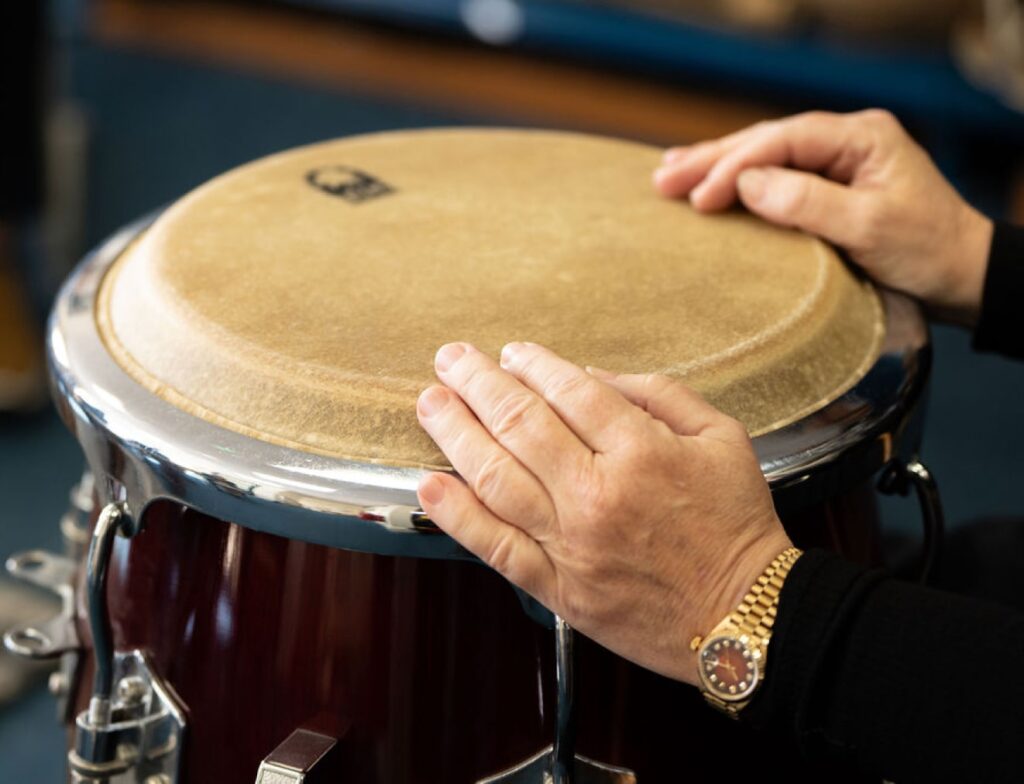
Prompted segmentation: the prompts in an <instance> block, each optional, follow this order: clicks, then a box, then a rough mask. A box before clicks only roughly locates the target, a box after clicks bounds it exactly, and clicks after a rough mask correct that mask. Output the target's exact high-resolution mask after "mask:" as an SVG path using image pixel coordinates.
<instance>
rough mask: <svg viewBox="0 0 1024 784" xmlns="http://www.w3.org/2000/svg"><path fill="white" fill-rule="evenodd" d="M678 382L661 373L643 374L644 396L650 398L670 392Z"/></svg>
mask: <svg viewBox="0 0 1024 784" xmlns="http://www.w3.org/2000/svg"><path fill="white" fill-rule="evenodd" d="M678 383H679V382H678V381H676V380H675V379H673V378H670V377H669V376H665V375H662V374H661V373H650V374H648V375H646V376H644V380H643V393H644V398H645V399H647V400H651V399H654V398H658V397H662V396H663V395H665V394H668V393H671V392H672V390H673V389H675V387H676V385H677V384H678Z"/></svg>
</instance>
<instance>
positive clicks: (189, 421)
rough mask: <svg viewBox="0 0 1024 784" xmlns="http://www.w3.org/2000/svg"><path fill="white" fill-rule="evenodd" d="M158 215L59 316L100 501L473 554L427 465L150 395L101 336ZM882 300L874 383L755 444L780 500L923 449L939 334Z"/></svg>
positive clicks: (374, 546) (74, 408)
mask: <svg viewBox="0 0 1024 784" xmlns="http://www.w3.org/2000/svg"><path fill="white" fill-rule="evenodd" d="M154 219H155V215H151V216H149V217H147V218H145V219H142V220H140V221H138V222H136V223H134V224H131V225H129V226H127V227H125V228H124V229H122V230H121V231H120V232H118V233H117V234H115V235H114V236H113V237H111V238H110V239H108V240H107V241H106V242H105V243H103V244H102V245H101V246H100V247H99V248H97V249H96V250H95V251H93V252H92V253H91V254H90V255H88V256H87V257H86V258H85V259H83V261H82V262H81V264H80V265H79V266H78V268H77V269H76V270H75V272H74V273H73V274H72V276H71V277H70V278H69V279H68V281H67V282H66V283H65V285H64V287H63V289H62V290H61V293H60V295H59V297H58V300H57V304H56V306H55V308H54V311H53V313H52V315H51V318H50V325H49V329H48V340H47V342H48V354H49V361H50V371H51V381H52V384H53V390H54V397H55V399H56V401H57V407H58V409H59V410H60V412H61V415H62V416H63V418H64V420H65V422H66V423H67V425H68V426H69V427H70V429H71V430H72V432H73V433H74V435H75V437H76V438H77V439H78V441H79V442H80V444H81V445H82V449H83V451H84V452H85V457H86V461H87V462H88V464H89V467H90V468H91V470H92V471H93V473H94V474H95V476H96V479H97V482H96V491H97V494H98V495H99V500H100V503H101V504H104V503H109V502H118V503H120V504H123V507H124V508H125V509H126V511H127V514H128V515H129V516H130V518H131V519H132V520H133V521H141V520H142V517H143V512H144V510H145V507H146V506H147V505H148V504H150V503H152V502H153V501H156V500H158V499H169V500H172V501H176V502H180V503H182V504H186V505H188V506H190V507H193V508H195V509H197V510H199V511H201V512H204V513H205V514H209V515H211V516H213V517H217V518H220V519H224V520H230V521H232V522H235V523H238V524H240V525H243V526H246V527H249V528H254V529H256V530H261V531H266V532H269V533H273V534H278V535H280V536H285V537H288V538H291V539H300V540H304V541H309V542H313V543H316V544H323V545H328V546H332V547H342V548H346V549H351V550H359V551H366V552H375V553H381V554H387V555H408V556H416V557H427V558H469V557H470V556H469V555H468V553H466V551H465V550H463V549H462V548H461V547H460V546H459V545H458V544H457V543H456V542H454V541H453V540H451V539H450V538H448V537H447V536H445V535H443V534H441V533H440V532H438V531H437V529H436V528H434V526H433V525H432V524H430V522H429V520H426V518H425V517H424V516H423V514H422V512H421V511H420V510H419V507H418V501H417V498H416V486H417V484H418V482H419V479H420V478H421V477H422V476H423V475H424V474H425V473H426V472H425V471H424V470H422V469H415V468H397V467H389V466H383V465H378V464H373V463H365V462H358V461H352V460H343V459H340V458H331V457H325V456H321V455H315V454H311V453H306V452H300V451H297V450H294V449H290V448H287V447H282V446H277V445H274V444H271V443H267V442H264V441H260V440H258V439H254V438H251V437H248V436H245V435H242V434H240V433H236V432H234V431H230V430H226V429H224V428H221V427H218V426H216V425H213V424H211V423H209V422H206V421H204V420H201V419H199V418H197V417H194V416H192V415H190V414H188V413H186V412H184V411H182V410H180V409H178V408H176V407H174V406H172V405H171V404H169V403H167V402H166V401H164V400H162V399H160V398H158V397H156V396H155V395H153V394H151V393H149V392H148V391H147V390H145V389H144V388H143V387H142V386H140V385H139V384H138V383H137V382H135V381H134V380H133V379H132V378H131V377H130V376H128V374H127V373H125V372H124V371H123V370H122V369H121V367H120V366H119V365H117V363H116V362H115V361H114V359H113V358H112V357H111V356H110V354H109V353H108V352H107V351H106V349H105V347H104V345H103V343H102V341H101V339H100V336H99V333H98V330H97V328H96V323H95V319H94V305H95V300H96V295H97V291H98V289H99V286H100V282H101V280H102V278H103V275H104V273H105V272H106V270H107V268H108V267H109V266H110V264H111V263H113V261H114V260H115V259H116V258H117V257H118V256H119V255H120V254H121V252H122V251H123V250H124V249H125V247H126V246H127V245H128V244H129V243H130V242H131V240H132V239H133V238H134V237H136V236H137V235H138V234H139V233H140V232H141V231H143V230H144V229H145V228H146V227H147V226H148V225H149V224H150V223H151V222H152V221H153V220H154ZM882 299H883V303H884V306H885V312H886V322H887V336H886V339H885V341H884V345H883V349H882V353H881V355H880V357H879V359H878V361H877V362H876V363H875V365H874V366H873V367H872V368H871V370H870V371H869V372H868V373H867V375H866V376H865V377H864V378H863V379H862V380H861V381H860V382H859V383H858V384H857V385H856V386H855V387H854V388H853V389H851V390H850V391H849V392H847V393H846V394H844V395H843V396H842V397H840V398H839V399H837V400H835V401H834V402H832V403H830V404H828V405H827V406H825V407H823V408H822V409H820V410H819V411H817V412H815V413H814V414H811V415H810V416H807V417H805V418H803V419H801V420H800V421H798V422H795V423H793V424H791V425H788V426H787V427H784V428H782V429H780V430H778V431H775V432H772V433H769V434H766V435H763V436H759V437H757V438H756V439H754V446H755V449H756V450H757V453H758V457H759V459H760V461H761V468H762V471H763V472H764V474H765V477H766V478H767V479H768V481H769V483H770V485H771V486H772V490H773V493H774V494H775V497H776V502H777V503H780V502H782V503H784V504H785V503H807V502H811V501H814V500H816V499H820V498H824V497H828V495H830V494H833V493H835V492H837V491H838V490H840V489H842V488H843V487H845V486H850V485H852V484H853V483H854V482H863V481H864V480H865V479H866V478H868V477H869V476H870V475H871V474H872V473H874V472H875V471H877V470H878V469H879V468H881V467H882V466H883V465H885V464H886V463H887V462H888V461H889V460H891V459H893V458H894V457H905V456H907V455H910V454H913V453H914V452H915V451H916V448H917V445H918V441H919V434H920V416H919V413H920V407H919V405H918V403H919V401H920V399H921V398H922V391H923V389H924V385H925V382H926V379H927V374H928V369H929V366H930V344H929V339H928V332H927V327H926V325H925V323H924V320H923V318H922V317H921V314H920V312H919V310H918V308H917V306H916V305H915V304H914V303H912V302H911V301H910V300H908V299H906V298H905V297H902V296H899V295H896V294H893V293H891V292H883V294H882ZM135 525H138V522H136V523H135Z"/></svg>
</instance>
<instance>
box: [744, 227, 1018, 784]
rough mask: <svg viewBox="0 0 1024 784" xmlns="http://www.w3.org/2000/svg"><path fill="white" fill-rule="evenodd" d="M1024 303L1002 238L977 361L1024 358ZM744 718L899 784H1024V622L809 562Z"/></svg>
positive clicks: (1008, 231) (867, 572)
mask: <svg viewBox="0 0 1024 784" xmlns="http://www.w3.org/2000/svg"><path fill="white" fill-rule="evenodd" d="M1022 301H1024V228H1019V227H1014V226H1011V225H1009V224H997V225H996V227H995V230H994V233H993V238H992V247H991V251H990V253H989V261H988V269H987V272H986V278H985V290H984V297H983V300H982V311H981V316H980V320H979V323H978V325H977V328H976V331H975V334H974V347H975V348H976V349H978V350H981V351H998V352H1000V353H1002V354H1005V355H1007V356H1011V357H1017V358H1024V309H1022V308H1021V302H1022ZM1022 402H1024V401H1022ZM1006 557H1007V558H1016V559H1019V560H1020V562H1021V574H1022V579H1021V587H1022V589H1024V553H1006ZM744 714H745V715H744V719H745V720H746V721H749V722H751V723H752V724H753V725H755V726H764V727H773V728H775V729H778V728H783V729H785V730H788V732H789V733H790V734H792V735H793V736H795V737H796V739H797V741H798V743H799V744H800V746H801V749H802V751H803V753H804V754H805V755H806V756H807V757H809V758H814V759H822V758H832V759H836V758H839V759H844V760H846V761H848V762H849V763H852V764H856V765H858V766H859V767H861V768H862V769H863V770H865V771H866V772H870V773H874V774H877V775H879V776H880V777H884V778H886V779H891V780H894V781H896V782H899V784H907V783H908V782H929V783H930V784H931V783H932V782H945V781H950V782H954V781H955V782H972V784H973V783H974V782H982V781H998V782H1014V781H1024V614H1021V613H1020V612H1018V611H1016V610H1012V609H1009V608H1007V607H1002V606H1000V605H997V604H989V603H985V602H982V601H978V600H973V599H968V598H965V597H961V596H957V595H955V594H951V593H946V592H943V591H938V590H934V589H929V588H923V587H920V586H917V585H913V584H910V583H906V582H901V581H897V580H895V579H892V578H890V577H888V576H886V575H885V574H884V573H883V572H881V571H880V570H877V569H869V568H865V567H862V566H855V565H853V564H851V563H849V562H847V561H844V560H843V559H842V558H840V557H839V556H837V555H835V554H833V553H829V552H825V551H821V550H812V551H809V552H807V553H806V554H805V555H804V556H803V557H802V558H801V559H800V560H799V561H798V562H797V563H796V564H795V566H794V568H793V570H792V572H791V573H790V575H789V577H788V578H787V580H786V583H785V586H784V588H783V590H782V594H781V595H780V597H779V608H778V619H777V621H776V625H775V628H774V632H773V634H772V642H771V650H770V656H769V657H768V672H767V674H766V678H765V683H764V688H763V690H762V692H761V693H760V694H759V695H758V696H757V698H756V699H755V700H754V702H752V703H751V705H750V706H749V707H748V708H747V710H746V711H744Z"/></svg>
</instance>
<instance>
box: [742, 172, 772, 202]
mask: <svg viewBox="0 0 1024 784" xmlns="http://www.w3.org/2000/svg"><path fill="white" fill-rule="evenodd" d="M767 180H768V175H767V174H765V172H764V169H744V170H743V171H741V172H740V176H739V178H738V179H737V180H736V187H737V188H738V189H739V192H740V196H742V197H743V199H744V200H745V201H746V200H749V201H760V200H761V197H762V196H764V190H765V185H766V182H767Z"/></svg>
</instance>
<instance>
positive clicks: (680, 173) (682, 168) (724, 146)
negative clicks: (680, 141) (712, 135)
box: [654, 123, 765, 197]
mask: <svg viewBox="0 0 1024 784" xmlns="http://www.w3.org/2000/svg"><path fill="white" fill-rule="evenodd" d="M764 125H765V124H764V123H758V124H757V125H753V126H751V127H750V128H745V129H743V130H742V131H737V132H736V133H731V134H729V135H728V136H723V137H722V138H721V139H712V140H710V141H706V142H700V143H699V144H694V145H690V146H689V147H673V148H672V149H670V150H667V151H666V153H665V156H664V157H663V158H662V165H661V166H660V167H659V168H658V169H657V170H656V171H655V172H654V186H655V188H657V190H658V191H659V192H660V193H661V195H662V196H668V197H675V196H685V195H686V194H687V193H689V192H690V190H691V189H692V188H693V187H694V186H695V185H696V184H697V183H699V182H700V181H701V180H702V179H704V177H705V175H706V174H707V173H708V171H709V170H710V169H711V167H712V166H713V165H714V164H715V162H716V161H718V159H719V158H721V157H722V156H723V155H724V154H726V153H727V152H729V151H730V150H733V149H735V148H736V147H737V146H738V145H740V144H741V143H742V142H743V141H744V139H748V138H750V136H751V135H753V134H755V133H757V132H758V131H759V130H761V129H762V128H763V126H764Z"/></svg>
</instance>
